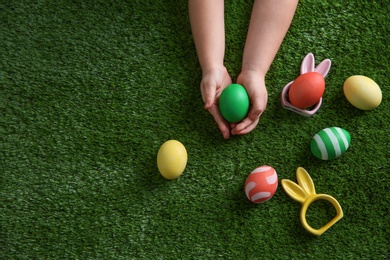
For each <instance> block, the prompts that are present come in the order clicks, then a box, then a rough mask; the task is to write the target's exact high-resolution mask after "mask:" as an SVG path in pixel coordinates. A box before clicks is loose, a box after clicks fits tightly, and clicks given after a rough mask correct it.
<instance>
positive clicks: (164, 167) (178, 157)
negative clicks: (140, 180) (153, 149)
mask: <svg viewBox="0 0 390 260" xmlns="http://www.w3.org/2000/svg"><path fill="white" fill-rule="evenodd" d="M186 165H187V150H186V148H185V147H184V145H183V144H182V143H181V142H179V141H176V140H169V141H166V142H165V143H163V144H162V145H161V147H160V149H159V150H158V153H157V167H158V170H159V171H160V173H161V175H162V176H164V177H165V178H166V179H169V180H172V179H175V178H177V177H179V176H180V175H181V174H182V173H183V171H184V169H185V168H186Z"/></svg>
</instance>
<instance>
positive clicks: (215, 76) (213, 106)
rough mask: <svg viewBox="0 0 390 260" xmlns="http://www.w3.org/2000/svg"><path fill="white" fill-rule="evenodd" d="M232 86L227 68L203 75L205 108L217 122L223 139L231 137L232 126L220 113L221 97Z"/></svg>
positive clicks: (201, 88) (210, 71) (202, 84)
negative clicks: (223, 91) (219, 101)
mask: <svg viewBox="0 0 390 260" xmlns="http://www.w3.org/2000/svg"><path fill="white" fill-rule="evenodd" d="M230 84H232V80H231V77H230V75H229V73H228V71H227V70H226V68H225V67H222V68H217V69H212V70H209V71H207V72H204V73H203V78H202V82H201V85H200V90H201V92H202V98H203V102H204V103H205V105H204V108H205V109H207V110H208V111H209V112H210V114H211V115H212V116H213V117H214V120H215V121H216V122H217V124H218V127H219V130H220V131H221V133H222V135H223V137H224V138H225V139H228V138H229V137H230V125H229V123H228V122H227V121H226V120H225V119H223V117H222V115H221V113H220V112H219V107H218V100H219V96H220V95H221V93H222V90H224V89H225V88H226V87H227V86H228V85H230Z"/></svg>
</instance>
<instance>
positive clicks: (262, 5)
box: [242, 0, 298, 76]
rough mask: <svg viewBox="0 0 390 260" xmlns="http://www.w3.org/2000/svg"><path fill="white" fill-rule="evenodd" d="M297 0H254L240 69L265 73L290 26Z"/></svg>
mask: <svg viewBox="0 0 390 260" xmlns="http://www.w3.org/2000/svg"><path fill="white" fill-rule="evenodd" d="M297 4H298V0H278V1H275V0H256V1H255V3H254V5H253V10H252V16H251V20H250V25H249V29H248V36H247V39H246V43H245V49H244V56H243V64H242V70H243V71H246V70H253V71H256V72H258V73H260V74H261V75H263V76H265V74H266V73H267V71H268V69H269V67H270V65H271V63H272V61H273V60H274V58H275V55H276V53H277V51H278V49H279V47H280V45H281V43H282V41H283V39H284V36H285V35H286V33H287V30H288V28H289V27H290V24H291V21H292V19H293V16H294V13H295V9H296V7H297Z"/></svg>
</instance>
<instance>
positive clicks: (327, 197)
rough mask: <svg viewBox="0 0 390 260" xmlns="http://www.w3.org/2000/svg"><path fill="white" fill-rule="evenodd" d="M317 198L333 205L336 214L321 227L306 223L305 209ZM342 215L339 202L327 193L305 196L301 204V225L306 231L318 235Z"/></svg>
mask: <svg viewBox="0 0 390 260" xmlns="http://www.w3.org/2000/svg"><path fill="white" fill-rule="evenodd" d="M317 200H327V201H329V202H330V203H332V205H333V207H334V208H335V209H336V216H335V217H334V218H333V219H332V220H331V221H329V222H328V223H327V224H326V225H325V226H323V227H322V228H319V229H314V228H312V227H311V226H309V224H307V221H306V211H307V209H308V208H309V206H310V204H312V203H313V202H314V201H317ZM343 216H344V214H343V210H342V209H341V206H340V204H339V202H338V201H337V200H336V199H335V198H333V197H332V196H330V195H327V194H314V195H312V196H310V197H309V198H307V199H306V200H305V202H304V203H303V204H302V208H301V213H300V218H301V223H302V226H303V227H304V228H305V229H306V230H307V231H308V232H310V233H312V234H313V235H316V236H319V235H321V234H322V233H324V232H325V231H326V230H328V229H329V228H330V227H331V226H333V225H334V224H335V223H336V222H337V221H339V220H340V219H341V218H342V217H343Z"/></svg>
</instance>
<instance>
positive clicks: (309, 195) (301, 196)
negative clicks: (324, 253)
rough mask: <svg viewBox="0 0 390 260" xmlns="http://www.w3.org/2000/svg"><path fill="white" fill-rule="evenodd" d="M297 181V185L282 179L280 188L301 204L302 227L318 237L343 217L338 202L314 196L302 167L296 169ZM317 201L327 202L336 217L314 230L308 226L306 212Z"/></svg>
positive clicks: (310, 181)
mask: <svg viewBox="0 0 390 260" xmlns="http://www.w3.org/2000/svg"><path fill="white" fill-rule="evenodd" d="M297 180H298V184H297V183H295V182H293V181H290V180H286V179H283V180H282V187H283V189H284V191H285V192H286V193H287V194H288V195H289V196H290V197H291V198H292V199H294V200H296V201H298V202H300V203H301V204H302V207H301V212H300V219H301V223H302V226H303V227H304V228H305V229H306V230H307V231H308V232H310V233H312V234H313V235H316V236H320V235H321V234H322V233H324V232H325V231H326V230H328V229H329V228H330V227H331V226H333V225H334V224H335V223H336V222H337V221H339V220H340V219H341V218H342V217H343V216H344V214H343V210H342V209H341V206H340V204H339V203H338V201H337V200H336V199H335V198H333V197H332V196H330V195H327V194H316V191H315V187H314V183H313V180H312V179H311V177H310V175H309V173H308V172H307V171H306V170H305V169H304V168H302V167H299V168H298V169H297ZM317 200H327V201H329V202H330V203H331V204H332V205H333V207H334V208H335V209H336V216H335V217H334V218H333V219H332V220H331V221H329V222H328V223H327V224H326V225H324V226H323V227H321V228H319V229H314V228H312V227H311V226H309V224H308V223H307V221H306V212H307V209H308V208H309V206H310V204H312V203H313V202H314V201H317Z"/></svg>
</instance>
